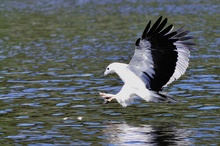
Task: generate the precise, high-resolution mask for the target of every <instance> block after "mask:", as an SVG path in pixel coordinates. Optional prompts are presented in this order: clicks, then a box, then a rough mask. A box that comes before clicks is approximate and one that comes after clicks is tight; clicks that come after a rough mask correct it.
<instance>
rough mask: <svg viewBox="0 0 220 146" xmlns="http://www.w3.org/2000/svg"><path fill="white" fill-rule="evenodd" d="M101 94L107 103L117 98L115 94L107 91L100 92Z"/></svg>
mask: <svg viewBox="0 0 220 146" xmlns="http://www.w3.org/2000/svg"><path fill="white" fill-rule="evenodd" d="M99 95H100V96H101V97H103V98H105V101H104V103H105V104H108V103H110V102H111V100H112V99H114V98H115V97H114V95H113V94H106V93H102V92H99Z"/></svg>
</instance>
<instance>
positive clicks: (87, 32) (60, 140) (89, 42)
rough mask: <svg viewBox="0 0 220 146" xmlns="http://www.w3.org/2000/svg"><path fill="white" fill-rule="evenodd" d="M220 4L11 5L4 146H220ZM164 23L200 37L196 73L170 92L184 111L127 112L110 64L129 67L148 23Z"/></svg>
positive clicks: (2, 100)
mask: <svg viewBox="0 0 220 146" xmlns="http://www.w3.org/2000/svg"><path fill="white" fill-rule="evenodd" d="M219 6H220V3H219V2H218V1H215V0H212V1H203V0H197V1H193V2H191V1H187V0H184V1H181V2H180V1H172V0H169V1H161V0H157V1H147V2H146V1H142V0H140V1H134V0H120V1H109V0H106V1H102V0H101V1H98V2H97V1H94V0H83V1H81V0H78V1H69V0H54V1H46V0H39V1H36V2H35V1H27V0H21V1H16V0H7V1H6V0H5V1H4V0H3V1H2V2H1V4H0V16H1V17H0V48H1V49H0V61H1V64H0V105H1V108H0V121H1V122H0V143H1V144H4V145H29V146H37V145H218V144H219V141H220V136H219V131H220V130H219V129H220V124H219V123H220V116H219V113H220V104H219V98H220V76H219V75H220V65H219V62H220V50H219V46H220V35H219V34H220V31H219V30H220V26H219V22H220V20H219V17H218V16H219V13H220V8H219ZM160 15H163V16H165V17H168V18H169V22H170V23H172V24H174V25H175V26H176V28H178V27H182V26H185V27H186V29H189V30H192V33H191V34H192V35H194V36H195V39H194V42H195V43H196V44H197V46H196V48H195V49H194V50H192V52H191V61H190V66H189V68H188V70H187V72H186V73H185V75H184V76H183V77H181V78H180V80H178V81H176V82H174V83H173V84H171V85H170V86H169V87H167V88H165V92H169V93H170V94H171V95H173V96H174V97H175V98H176V99H177V100H178V101H179V102H178V103H176V104H155V103H147V102H144V101H142V100H136V101H135V104H134V105H132V106H130V107H127V108H123V107H121V106H120V105H119V104H118V103H116V101H114V102H112V103H111V104H107V105H105V104H103V100H102V99H101V98H100V97H99V95H98V93H99V91H101V92H108V93H117V92H118V91H119V90H120V88H121V86H122V82H121V81H120V80H119V79H118V77H117V76H116V75H112V76H109V77H103V71H104V69H105V67H106V66H107V65H108V64H109V63H110V62H115V61H118V62H129V60H130V58H131V56H132V55H133V53H134V42H135V40H136V39H137V38H138V37H139V36H140V35H141V33H142V31H143V29H144V27H145V25H146V23H147V21H149V20H153V21H155V20H156V19H157V18H158V17H159V16H160Z"/></svg>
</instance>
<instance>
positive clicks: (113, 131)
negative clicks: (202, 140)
mask: <svg viewBox="0 0 220 146" xmlns="http://www.w3.org/2000/svg"><path fill="white" fill-rule="evenodd" d="M103 133H104V136H105V137H106V139H107V140H108V143H109V144H113V145H133V144H134V145H164V146H165V145H190V144H192V143H191V142H190V140H189V139H188V137H189V136H190V135H192V134H193V133H192V131H191V130H185V129H178V128H176V127H175V126H174V125H173V126H171V125H170V126H152V125H140V126H132V125H128V124H111V125H109V126H107V127H106V128H104V129H103Z"/></svg>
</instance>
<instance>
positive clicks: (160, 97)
mask: <svg viewBox="0 0 220 146" xmlns="http://www.w3.org/2000/svg"><path fill="white" fill-rule="evenodd" d="M150 96H151V98H150V101H152V102H166V103H175V102H178V101H177V100H176V99H174V98H173V97H172V96H171V95H168V94H166V93H163V92H155V91H151V92H150Z"/></svg>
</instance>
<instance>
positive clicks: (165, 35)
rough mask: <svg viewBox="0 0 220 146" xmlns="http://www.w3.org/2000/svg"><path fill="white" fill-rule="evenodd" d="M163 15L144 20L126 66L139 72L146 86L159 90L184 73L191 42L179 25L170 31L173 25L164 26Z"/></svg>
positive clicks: (165, 21)
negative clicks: (143, 25)
mask: <svg viewBox="0 0 220 146" xmlns="http://www.w3.org/2000/svg"><path fill="white" fill-rule="evenodd" d="M166 23H167V18H165V19H163V20H162V16H161V17H160V18H159V19H158V20H157V21H156V22H155V23H154V25H153V26H152V27H150V26H151V21H150V22H149V23H148V24H147V26H146V28H145V30H144V32H143V34H142V37H141V38H139V39H137V41H136V43H135V45H136V49H135V53H134V56H133V57H132V59H131V61H130V63H129V65H128V67H129V69H130V70H131V71H133V72H134V73H135V74H136V75H137V76H139V77H140V78H141V79H142V80H143V81H144V82H145V84H146V87H147V88H148V89H150V90H154V91H161V90H162V89H163V87H165V86H166V85H168V84H170V83H172V82H173V81H174V80H176V79H178V78H179V77H180V76H181V75H182V74H184V73H185V71H186V68H187V67H188V64H189V63H188V62H189V56H190V51H189V50H190V48H191V46H192V45H195V44H194V43H193V42H191V41H190V40H191V39H192V38H193V37H192V36H187V34H188V33H189V32H190V31H187V30H184V29H183V28H181V29H178V30H176V31H172V29H173V25H169V26H167V27H165V25H166Z"/></svg>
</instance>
